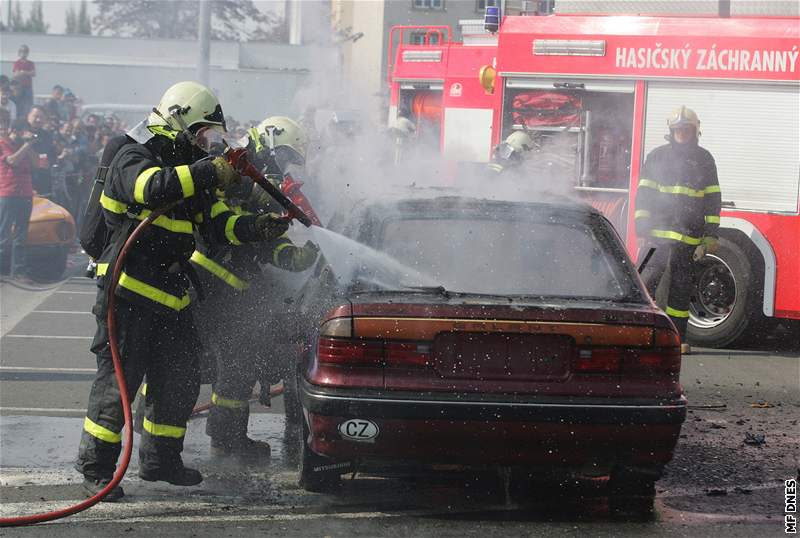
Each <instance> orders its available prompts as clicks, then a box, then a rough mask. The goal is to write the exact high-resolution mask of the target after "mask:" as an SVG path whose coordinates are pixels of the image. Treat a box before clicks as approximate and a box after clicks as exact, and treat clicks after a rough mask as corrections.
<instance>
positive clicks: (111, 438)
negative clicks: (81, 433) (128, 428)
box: [83, 417, 122, 443]
mask: <svg viewBox="0 0 800 538" xmlns="http://www.w3.org/2000/svg"><path fill="white" fill-rule="evenodd" d="M83 429H84V430H86V433H88V434H89V435H91V436H92V437H96V438H98V439H100V440H101V441H105V442H106V443H121V442H122V434H121V433H115V432H112V431H111V430H109V429H108V428H105V427H103V426H101V425H100V424H98V423H97V422H94V421H93V420H92V419H90V418H89V417H86V418H85V419H84V420H83Z"/></svg>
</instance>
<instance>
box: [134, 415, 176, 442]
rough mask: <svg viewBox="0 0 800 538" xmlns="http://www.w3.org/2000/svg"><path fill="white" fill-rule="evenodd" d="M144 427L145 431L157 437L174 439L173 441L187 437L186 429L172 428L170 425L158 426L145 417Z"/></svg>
mask: <svg viewBox="0 0 800 538" xmlns="http://www.w3.org/2000/svg"><path fill="white" fill-rule="evenodd" d="M142 427H143V428H144V431H146V432H147V433H149V434H150V435H155V436H157V437H172V438H173V439H181V438H182V437H183V436H184V435H186V428H181V427H180V426H172V425H170V424H156V423H155V422H151V421H149V420H147V417H145V419H144V422H143V423H142Z"/></svg>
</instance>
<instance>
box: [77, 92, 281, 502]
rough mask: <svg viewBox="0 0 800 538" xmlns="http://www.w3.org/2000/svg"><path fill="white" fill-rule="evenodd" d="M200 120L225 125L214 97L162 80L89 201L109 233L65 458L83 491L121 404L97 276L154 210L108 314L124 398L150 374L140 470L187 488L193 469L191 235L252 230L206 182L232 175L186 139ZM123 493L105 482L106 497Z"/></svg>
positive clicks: (222, 236)
mask: <svg viewBox="0 0 800 538" xmlns="http://www.w3.org/2000/svg"><path fill="white" fill-rule="evenodd" d="M202 129H217V130H220V131H224V129H225V118H224V116H223V113H222V107H221V106H220V104H219V101H218V100H217V98H216V96H215V95H214V94H213V93H212V92H211V91H210V90H209V89H208V88H206V87H205V86H202V85H201V84H197V83H195V82H180V83H178V84H175V85H174V86H172V87H170V88H169V89H168V90H167V91H166V92H165V94H164V96H163V97H162V99H161V101H160V103H159V104H158V107H157V108H156V109H154V111H153V113H152V114H151V115H150V116H149V118H148V119H147V120H146V121H144V122H142V123H141V124H139V125H138V126H137V127H135V128H134V129H132V130H131V131H130V132H129V133H128V137H129V140H127V143H126V144H125V145H123V146H122V147H121V148H120V149H119V150H118V151H117V153H116V155H115V156H114V158H113V160H112V161H111V163H110V166H109V170H108V174H107V177H106V181H105V185H104V187H103V192H102V196H101V197H100V204H101V205H102V208H103V212H104V217H105V220H106V222H107V224H108V229H109V230H110V232H111V236H110V239H109V240H108V241H107V244H106V246H105V249H104V251H103V254H102V255H101V256H100V258H99V259H98V260H97V262H98V263H97V276H98V287H99V290H98V294H97V304H96V305H95V306H94V308H93V312H94V314H95V316H96V320H97V331H96V333H95V336H94V340H93V342H92V346H91V350H92V352H93V353H95V354H96V356H97V374H96V377H95V380H94V383H93V385H92V389H91V393H90V396H89V405H88V410H87V413H86V418H85V420H84V427H83V433H82V437H81V442H80V447H79V454H78V460H77V463H76V468H77V469H78V470H79V471H80V472H81V473H82V474H83V475H84V477H85V480H84V488H85V489H86V490H87V492H88V493H89V494H93V493H96V492H97V491H99V490H100V489H102V487H104V486H105V485H106V484H108V482H109V481H110V479H111V478H112V476H113V473H114V471H115V468H116V461H117V458H118V457H119V453H120V448H121V446H120V443H121V434H120V432H121V430H122V427H123V413H122V406H121V402H120V395H119V389H118V387H117V383H116V379H115V378H114V366H113V362H112V359H111V352H110V346H109V342H108V325H107V322H106V315H107V307H108V305H107V297H106V290H105V288H106V285H107V279H108V278H110V275H111V272H112V269H113V267H114V264H115V262H116V259H117V256H118V254H119V251H120V250H121V248H122V245H123V244H124V242H125V240H126V239H127V237H128V236H129V235H130V233H131V232H132V231H133V229H134V228H135V227H136V225H137V224H138V223H139V222H140V221H141V220H143V219H145V218H146V217H147V215H149V214H150V212H151V211H152V210H154V209H157V208H161V207H164V206H167V205H169V206H170V209H169V210H168V211H166V212H165V213H164V214H163V215H162V216H160V217H158V218H157V219H155V220H154V221H153V224H152V225H151V226H150V228H148V229H147V230H146V231H145V232H144V233H143V234H142V235H141V237H140V239H139V240H138V242H137V243H136V244H135V245H134V246H133V247H132V249H131V251H130V255H129V257H128V258H127V259H126V262H125V265H124V267H123V268H122V273H121V277H120V279H119V282H118V287H117V288H116V296H117V297H116V309H115V314H116V323H117V327H118V331H117V332H118V340H119V347H120V352H121V359H122V365H123V369H124V375H125V379H126V383H127V388H128V391H129V393H130V396H131V398H132V397H133V395H135V393H136V391H137V390H138V388H139V385H140V384H141V382H142V379H143V377H144V376H145V375H146V376H147V379H148V381H149V390H148V391H147V396H146V401H145V414H144V417H143V432H142V439H141V444H140V450H139V459H140V465H139V476H140V477H141V478H142V479H143V480H146V481H156V480H162V481H166V482H169V483H170V484H175V485H181V486H190V485H195V484H198V483H199V482H201V481H202V476H201V475H200V473H199V472H198V471H196V470H194V469H190V468H187V467H184V465H183V462H182V459H181V451H182V450H183V439H184V435H185V433H186V421H187V419H188V418H189V415H190V413H191V411H192V408H193V406H194V403H195V401H196V400H197V395H198V390H199V382H200V379H199V369H198V357H199V356H200V354H201V347H200V344H199V341H198V336H197V332H196V328H195V324H194V321H193V317H192V313H191V310H192V309H191V307H190V303H191V299H190V296H189V288H190V284H191V283H192V282H193V281H194V280H195V278H194V276H196V275H194V271H193V270H192V269H191V266H190V265H189V258H190V256H191V255H192V252H194V250H195V234H196V235H197V236H199V237H208V238H213V239H214V240H216V241H219V242H220V243H231V244H240V243H244V242H250V241H258V240H262V239H264V237H265V233H270V234H271V233H274V230H269V232H267V231H266V230H267V229H268V227H265V226H264V225H263V224H262V223H257V218H256V216H244V215H238V214H235V213H234V212H232V211H231V210H230V209H229V208H228V207H227V206H225V204H224V203H220V202H217V201H216V200H215V198H214V195H213V193H214V191H215V190H216V189H217V188H228V187H230V186H231V185H233V184H235V183H237V182H238V181H240V178H239V176H238V174H236V173H235V171H233V169H232V168H231V167H230V166H229V165H228V164H227V163H226V162H224V161H221V160H211V159H206V158H205V157H206V154H205V152H204V151H203V150H202V149H201V148H199V147H198V146H197V145H196V143H195V141H196V135H197V133H198V132H200V131H201V130H202ZM122 495H123V492H122V488H119V487H118V488H116V489H115V490H114V491H113V492H112V493H111V495H109V497H107V498H106V500H111V501H113V500H117V499H119V498H120V497H121V496H122Z"/></svg>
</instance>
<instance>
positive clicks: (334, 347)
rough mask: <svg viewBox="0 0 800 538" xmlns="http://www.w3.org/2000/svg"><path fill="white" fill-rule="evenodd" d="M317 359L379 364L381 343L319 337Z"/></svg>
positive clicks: (381, 350)
mask: <svg viewBox="0 0 800 538" xmlns="http://www.w3.org/2000/svg"><path fill="white" fill-rule="evenodd" d="M317 360H319V362H322V363H327V364H341V365H347V366H381V365H382V364H383V343H382V342H368V341H360V340H350V339H340V338H327V337H324V336H323V337H320V339H319V343H318V345H317Z"/></svg>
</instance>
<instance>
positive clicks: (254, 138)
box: [247, 127, 264, 153]
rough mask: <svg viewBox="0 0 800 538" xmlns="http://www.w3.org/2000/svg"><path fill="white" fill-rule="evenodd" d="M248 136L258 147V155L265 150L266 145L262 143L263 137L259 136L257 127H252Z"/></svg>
mask: <svg viewBox="0 0 800 538" xmlns="http://www.w3.org/2000/svg"><path fill="white" fill-rule="evenodd" d="M247 134H248V135H249V136H250V139H251V140H252V141H253V143H254V144H255V145H256V153H257V152H259V151H261V150H262V149H264V144H262V143H261V136H260V135H259V134H258V129H256V128H255V127H251V128H250V129H248V131H247Z"/></svg>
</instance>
